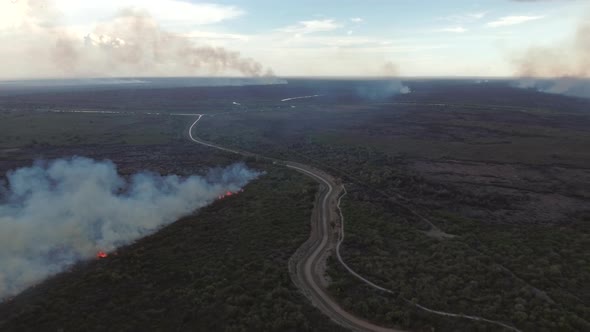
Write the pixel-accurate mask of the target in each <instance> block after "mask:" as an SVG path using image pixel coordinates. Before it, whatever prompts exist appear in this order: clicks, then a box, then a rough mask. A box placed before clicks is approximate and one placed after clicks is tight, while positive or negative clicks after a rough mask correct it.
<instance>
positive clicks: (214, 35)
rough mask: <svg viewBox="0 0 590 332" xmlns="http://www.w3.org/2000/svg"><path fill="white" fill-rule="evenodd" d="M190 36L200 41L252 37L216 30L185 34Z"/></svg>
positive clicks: (246, 39)
mask: <svg viewBox="0 0 590 332" xmlns="http://www.w3.org/2000/svg"><path fill="white" fill-rule="evenodd" d="M183 35H184V36H186V37H188V38H195V39H198V40H200V41H203V40H211V41H237V40H239V41H248V40H249V39H250V37H249V36H247V35H241V34H236V33H223V32H214V31H200V30H195V31H191V32H189V33H186V34H183Z"/></svg>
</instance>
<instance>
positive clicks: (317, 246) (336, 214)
mask: <svg viewBox="0 0 590 332" xmlns="http://www.w3.org/2000/svg"><path fill="white" fill-rule="evenodd" d="M195 116H197V119H196V120H195V121H194V122H193V123H192V125H191V126H190V128H189V130H188V134H189V137H190V139H191V140H192V141H193V142H195V143H198V144H201V145H204V146H208V147H211V148H215V149H218V150H221V151H225V152H230V153H234V154H239V155H243V156H248V157H257V158H258V159H264V160H268V161H272V162H273V163H274V164H280V165H284V166H286V167H288V168H290V169H293V170H295V171H298V172H300V173H302V174H305V175H306V176H308V177H310V178H312V179H314V180H315V181H317V182H319V183H320V191H319V195H317V198H316V204H315V207H314V211H313V213H312V220H311V226H312V227H311V234H310V237H309V239H308V240H307V241H306V242H305V243H303V244H302V245H301V246H300V247H299V248H298V249H297V251H296V252H295V254H293V256H292V257H291V259H290V260H289V272H290V274H291V279H292V280H293V282H294V283H295V285H297V287H298V288H299V289H300V290H301V291H302V292H303V294H305V296H306V297H307V298H308V299H309V300H310V301H311V302H312V303H313V305H315V306H316V307H317V308H319V309H320V310H321V311H322V312H323V313H324V314H325V315H327V316H328V317H330V318H331V319H332V320H333V321H335V322H336V323H338V324H340V325H341V326H343V327H346V328H348V329H350V330H353V331H363V332H364V331H374V332H400V331H402V330H395V329H390V328H385V327H381V326H377V325H375V324H372V323H370V322H368V321H366V320H363V319H361V318H359V317H357V316H355V315H353V314H351V313H349V312H347V311H346V310H344V309H343V308H342V307H341V306H340V305H339V304H338V303H337V302H336V301H335V300H334V299H333V298H332V297H331V296H330V295H329V294H328V292H327V290H326V288H325V286H324V285H325V284H326V281H325V280H324V275H325V261H326V259H327V257H328V256H329V255H330V254H331V252H332V251H335V253H336V257H337V259H338V261H339V262H340V264H341V265H342V266H343V267H344V268H345V269H346V270H347V271H348V272H349V273H350V274H351V275H353V276H354V277H356V278H358V279H359V280H361V281H362V282H363V283H365V284H366V285H368V286H370V287H372V288H374V289H377V290H379V291H382V292H384V293H388V294H392V295H396V293H395V292H394V291H393V290H390V289H387V288H385V287H382V286H379V285H377V284H375V283H373V282H371V281H370V280H368V279H367V278H365V277H363V276H362V275H360V274H359V273H357V272H356V271H354V270H353V269H352V268H351V267H349V266H348V264H346V262H345V261H344V260H343V259H342V256H341V255H340V246H341V244H342V242H343V241H344V216H343V214H342V210H341V209H340V203H341V200H342V198H343V197H344V196H345V195H346V188H345V187H344V185H341V184H339V183H338V181H337V180H336V179H334V178H333V177H331V176H330V175H328V174H325V173H323V172H322V171H320V170H317V169H315V168H313V167H311V166H308V165H303V164H299V163H296V162H292V161H284V160H279V159H274V158H269V157H265V156H262V155H258V154H255V153H251V152H247V151H240V150H235V149H229V148H225V147H223V146H219V145H217V144H213V143H210V142H207V141H204V140H202V139H200V138H198V137H195V136H193V129H194V127H195V126H196V125H197V123H199V121H201V119H202V118H203V117H204V116H205V115H204V114H195ZM335 188H336V189H335ZM341 193H342V194H341ZM418 216H420V215H418ZM420 217H421V216H420ZM404 300H405V301H406V302H407V303H408V304H410V305H413V306H414V307H416V308H418V309H420V310H423V311H426V312H429V313H432V314H435V315H439V316H446V317H455V318H462V319H468V320H473V321H480V322H486V323H489V324H493V325H496V326H497V327H501V328H503V329H506V330H511V331H515V332H521V331H520V330H519V329H517V328H516V327H514V326H511V325H509V324H506V323H503V322H500V321H496V320H491V319H486V318H482V317H477V316H470V315H465V314H461V313H459V314H457V313H450V312H445V311H439V310H434V309H430V308H428V307H425V306H422V305H420V304H418V303H414V302H412V301H409V300H408V299H404Z"/></svg>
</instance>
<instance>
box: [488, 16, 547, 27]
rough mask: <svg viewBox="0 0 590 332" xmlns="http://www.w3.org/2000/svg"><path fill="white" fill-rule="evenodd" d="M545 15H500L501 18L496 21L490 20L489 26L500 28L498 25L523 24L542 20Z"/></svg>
mask: <svg viewBox="0 0 590 332" xmlns="http://www.w3.org/2000/svg"><path fill="white" fill-rule="evenodd" d="M544 17H545V16H526V15H520V16H504V17H500V18H499V19H497V20H495V21H492V22H488V24H487V26H489V27H492V28H498V27H504V26H509V25H517V24H522V23H526V22H529V21H534V20H540V19H542V18H544Z"/></svg>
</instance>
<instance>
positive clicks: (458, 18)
mask: <svg viewBox="0 0 590 332" xmlns="http://www.w3.org/2000/svg"><path fill="white" fill-rule="evenodd" d="M486 15H487V12H473V13H465V14H456V15H449V16H446V17H442V18H439V19H440V20H443V21H449V22H453V23H456V24H465V23H473V22H475V21H478V20H481V19H482V18H484V17H485V16H486Z"/></svg>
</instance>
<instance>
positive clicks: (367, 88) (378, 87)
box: [356, 79, 412, 100]
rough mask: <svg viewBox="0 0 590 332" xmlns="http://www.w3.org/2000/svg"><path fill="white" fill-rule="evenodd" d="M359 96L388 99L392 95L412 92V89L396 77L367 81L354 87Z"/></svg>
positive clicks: (371, 98)
mask: <svg viewBox="0 0 590 332" xmlns="http://www.w3.org/2000/svg"><path fill="white" fill-rule="evenodd" d="M356 93H357V95H358V96H359V97H361V98H364V99H370V100H383V99H389V98H391V97H393V96H396V95H399V94H402V95H405V94H408V93H412V89H410V87H408V86H407V85H405V84H403V83H402V81H400V80H397V79H388V80H380V81H375V82H369V83H366V84H364V85H361V86H357V87H356Z"/></svg>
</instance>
